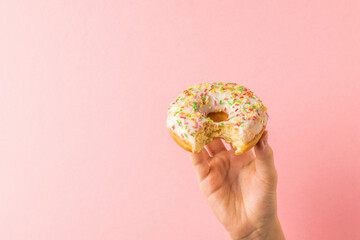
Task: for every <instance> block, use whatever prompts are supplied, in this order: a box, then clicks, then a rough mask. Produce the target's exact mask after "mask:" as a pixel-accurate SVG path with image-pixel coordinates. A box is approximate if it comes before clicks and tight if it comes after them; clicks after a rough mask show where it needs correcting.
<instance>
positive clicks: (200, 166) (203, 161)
mask: <svg viewBox="0 0 360 240" xmlns="http://www.w3.org/2000/svg"><path fill="white" fill-rule="evenodd" d="M189 156H190V159H191V161H192V165H193V167H194V170H195V174H196V176H197V178H198V180H199V182H200V181H202V180H203V179H204V178H205V177H206V176H207V175H208V173H209V164H208V161H210V156H209V154H208V153H207V151H206V149H205V148H203V149H202V150H201V152H199V153H192V152H190V153H189Z"/></svg>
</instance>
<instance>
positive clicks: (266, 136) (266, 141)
mask: <svg viewBox="0 0 360 240" xmlns="http://www.w3.org/2000/svg"><path fill="white" fill-rule="evenodd" d="M263 142H264V146H267V145H268V132H266V134H265V136H264V138H263Z"/></svg>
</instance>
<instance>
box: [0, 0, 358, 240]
mask: <svg viewBox="0 0 360 240" xmlns="http://www.w3.org/2000/svg"><path fill="white" fill-rule="evenodd" d="M20 2H22V3H20ZM359 12H360V1H358V0H349V1H329V0H322V1H302V0H298V1H287V0H282V1H275V2H274V1H261V2H259V1H189V0H186V1H170V0H162V1H160V0H151V1H130V0H126V1H125V0H122V1H116V0H113V1H110V0H101V1H80V0H78V1H74V0H67V1H60V0H59V1H55V0H54V1H49V0H32V1H12V0H2V1H0V239H4V240H18V239H24V240H25V239H26V240H32V239H34V240H35V239H36V240H49V239H51V240H64V239H66V240H67V239H74V240H78V239H86V240H98V239H109V240H115V239H116V240H117V239H124V240H125V239H126V240H128V239H129V240H132V239H140V240H142V239H147V240H155V239H172V240H184V239H190V240H192V239H208V240H218V239H228V237H227V234H226V232H225V231H224V230H223V228H222V227H221V225H220V224H219V223H218V222H217V220H216V219H215V217H214V216H213V215H212V213H211V211H210V209H209V208H208V206H207V205H206V202H205V200H204V199H203V198H202V196H201V195H200V192H199V190H198V186H197V183H196V178H195V176H194V174H193V171H192V167H191V165H190V162H189V160H188V158H187V153H186V152H184V151H183V150H182V149H181V148H179V147H178V146H177V145H176V144H175V143H174V142H173V141H172V139H171V138H170V136H169V134H168V132H167V129H166V127H165V119H166V111H167V107H168V104H169V103H170V101H171V100H173V99H174V98H175V97H176V96H177V95H178V94H179V93H180V92H181V91H182V90H184V89H185V88H187V87H189V86H191V85H193V84H196V83H200V82H213V81H229V82H238V83H242V84H244V85H245V86H247V87H249V88H250V89H252V90H253V91H254V92H255V93H256V94H258V95H259V96H260V97H261V98H262V99H263V101H264V103H265V104H266V105H267V107H268V109H269V115H270V122H269V125H268V129H269V138H270V143H271V145H272V146H273V149H274V151H275V157H276V164H277V168H278V172H279V188H278V202H279V210H278V211H279V216H280V219H281V222H282V225H283V228H284V231H285V234H286V236H287V237H288V239H292V240H304V239H327V240H332V239H351V240H352V239H360V228H359V222H360V177H359V174H360V159H359V156H360V149H359V145H360V137H359V136H360V127H359V117H360V96H359V92H360V83H359V81H360V14H359Z"/></svg>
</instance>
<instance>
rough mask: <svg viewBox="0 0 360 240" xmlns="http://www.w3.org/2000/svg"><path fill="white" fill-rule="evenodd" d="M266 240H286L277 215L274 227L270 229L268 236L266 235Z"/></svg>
mask: <svg viewBox="0 0 360 240" xmlns="http://www.w3.org/2000/svg"><path fill="white" fill-rule="evenodd" d="M264 240H285V236H284V233H283V231H282V228H281V225H280V221H279V219H278V217H276V219H275V221H274V224H273V226H272V228H270V229H269V232H268V234H267V236H265V238H264Z"/></svg>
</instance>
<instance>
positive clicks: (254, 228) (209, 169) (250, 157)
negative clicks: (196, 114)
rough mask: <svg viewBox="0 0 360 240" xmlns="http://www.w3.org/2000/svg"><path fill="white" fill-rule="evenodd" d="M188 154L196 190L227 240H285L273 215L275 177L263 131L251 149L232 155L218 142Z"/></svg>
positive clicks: (266, 135)
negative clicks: (202, 197) (227, 234)
mask: <svg viewBox="0 0 360 240" xmlns="http://www.w3.org/2000/svg"><path fill="white" fill-rule="evenodd" d="M206 148H207V149H208V151H206V149H205V148H204V149H203V150H202V151H201V152H200V153H190V158H191V160H192V164H193V167H194V170H195V173H196V175H197V179H198V182H199V186H200V190H201V192H202V194H203V195H204V197H205V198H206V200H207V201H208V203H209V205H210V207H211V209H212V211H213V212H214V214H215V216H216V217H217V219H218V220H219V221H220V223H221V224H222V225H223V226H224V227H225V229H226V231H227V232H228V233H229V235H230V237H231V239H234V240H240V239H242V240H250V239H251V240H255V239H262V240H263V239H269V240H270V239H274V240H275V239H276V240H282V239H285V237H284V234H283V231H282V229H281V226H280V222H279V219H278V217H277V212H276V185H277V173H276V169H275V165H274V158H273V151H272V149H271V147H270V146H269V144H268V132H267V131H265V132H264V134H263V136H262V137H261V139H260V140H259V142H258V143H257V144H256V146H255V147H254V153H255V154H254V153H253V152H252V151H248V152H246V153H243V154H241V155H235V150H234V149H233V148H231V149H230V150H229V151H227V150H226V148H225V146H224V144H223V143H222V141H221V140H220V139H215V140H214V141H212V142H211V143H209V144H208V145H207V146H206Z"/></svg>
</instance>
